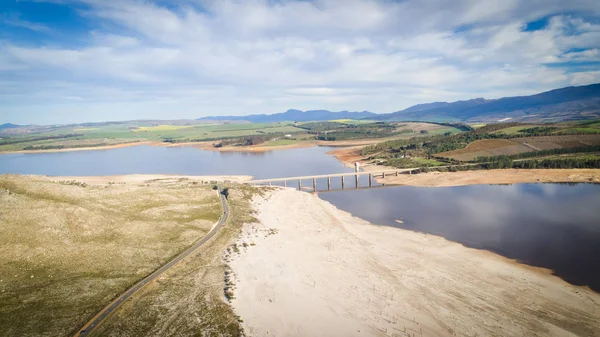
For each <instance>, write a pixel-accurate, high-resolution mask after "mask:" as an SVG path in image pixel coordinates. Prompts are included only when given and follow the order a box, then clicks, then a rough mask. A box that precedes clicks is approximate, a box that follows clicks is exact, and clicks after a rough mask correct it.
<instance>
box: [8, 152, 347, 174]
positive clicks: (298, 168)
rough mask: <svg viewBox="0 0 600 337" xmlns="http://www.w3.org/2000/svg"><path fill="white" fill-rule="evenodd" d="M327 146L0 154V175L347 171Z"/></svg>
mask: <svg viewBox="0 0 600 337" xmlns="http://www.w3.org/2000/svg"><path fill="white" fill-rule="evenodd" d="M331 150H332V148H329V147H310V148H300V149H290V150H278V151H269V152H218V151H206V150H200V149H196V148H193V147H166V146H148V145H141V146H131V147H123V148H117V149H111V150H92V151H71V152H53V153H28V154H4V155H0V174H3V173H19V174H41V175H51V176H106V175H120V174H183V175H251V176H254V177H255V178H277V177H290V176H302V175H315V174H327V173H336V172H338V173H341V172H352V171H353V169H351V168H347V167H345V166H344V165H343V164H342V163H341V162H339V161H338V160H337V159H335V158H334V157H333V156H330V155H327V154H326V152H328V151H331Z"/></svg>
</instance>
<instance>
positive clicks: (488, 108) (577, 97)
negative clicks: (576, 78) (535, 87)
mask: <svg viewBox="0 0 600 337" xmlns="http://www.w3.org/2000/svg"><path fill="white" fill-rule="evenodd" d="M596 117H600V83H599V84H592V85H586V86H580V87H567V88H561V89H555V90H551V91H547V92H543V93H540V94H536V95H531V96H517V97H504V98H499V99H484V98H475V99H471V100H467V101H457V102H452V103H447V102H435V103H427V104H419V105H415V106H412V107H410V108H408V109H404V110H401V111H397V112H393V113H390V114H381V115H378V116H377V117H375V119H377V120H385V121H393V120H404V121H406V120H420V121H463V122H479V121H481V122H493V121H498V120H502V119H512V120H515V121H557V120H574V119H590V118H596Z"/></svg>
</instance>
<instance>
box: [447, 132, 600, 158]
mask: <svg viewBox="0 0 600 337" xmlns="http://www.w3.org/2000/svg"><path fill="white" fill-rule="evenodd" d="M588 145H600V135H594V134H591V135H557V136H540V137H523V138H512V139H482V140H477V141H474V142H472V143H470V144H469V145H467V147H465V148H464V149H459V150H454V151H448V152H442V153H438V154H437V156H439V157H444V158H450V159H455V160H459V161H470V160H474V159H475V158H477V157H489V156H500V155H513V154H518V153H524V152H533V151H539V150H550V149H561V148H575V147H581V146H588Z"/></svg>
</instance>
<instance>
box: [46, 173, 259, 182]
mask: <svg viewBox="0 0 600 337" xmlns="http://www.w3.org/2000/svg"><path fill="white" fill-rule="evenodd" d="M45 177H47V178H48V179H51V180H57V181H58V180H75V181H79V182H84V183H87V184H108V183H134V184H141V183H146V182H148V181H153V180H154V181H156V180H161V181H167V182H168V181H181V180H182V179H183V180H191V181H202V182H210V181H218V182H224V181H231V182H243V181H247V180H250V179H252V176H244V175H236V176H189V175H177V174H124V175H113V176H45Z"/></svg>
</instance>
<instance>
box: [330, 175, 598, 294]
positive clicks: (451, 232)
mask: <svg viewBox="0 0 600 337" xmlns="http://www.w3.org/2000/svg"><path fill="white" fill-rule="evenodd" d="M319 197H320V198H321V199H324V200H327V201H328V202H330V203H332V204H333V205H335V206H336V207H338V208H339V209H342V210H345V211H347V212H350V213H351V214H353V215H354V216H357V217H359V218H362V219H364V220H367V221H369V222H371V223H373V224H378V225H387V226H394V227H398V228H404V229H409V230H413V231H418V232H423V233H428V234H433V235H438V236H441V237H444V238H446V239H448V240H451V241H455V242H458V243H461V244H463V245H465V246H467V247H472V248H477V249H485V250H489V251H492V252H495V253H497V254H499V255H502V256H505V257H508V258H510V259H515V260H517V261H519V262H522V263H526V264H529V265H532V266H537V267H543V268H548V269H550V270H552V271H553V273H554V274H555V275H557V276H559V277H561V278H563V279H564V280H566V281H568V282H570V283H573V284H576V285H588V286H590V288H592V289H594V290H595V291H596V292H600V260H599V259H598V257H600V207H599V206H600V185H598V184H517V185H471V186H459V187H434V188H432V187H411V186H393V187H385V188H376V189H364V190H347V191H344V192H329V193H320V194H319Z"/></svg>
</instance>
